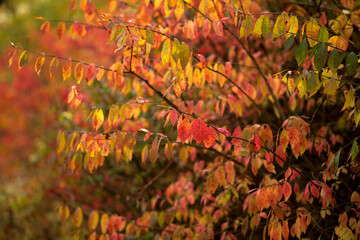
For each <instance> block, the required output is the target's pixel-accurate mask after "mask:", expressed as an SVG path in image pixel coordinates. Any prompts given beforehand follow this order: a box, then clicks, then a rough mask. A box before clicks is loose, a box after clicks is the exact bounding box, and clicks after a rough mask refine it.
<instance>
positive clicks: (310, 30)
mask: <svg viewBox="0 0 360 240" xmlns="http://www.w3.org/2000/svg"><path fill="white" fill-rule="evenodd" d="M319 30H320V26H319V24H318V23H317V21H316V19H314V18H310V20H309V22H307V24H306V37H307V39H308V41H309V45H310V47H313V46H314V45H315V44H317V43H318V42H317V41H316V40H317V39H318V34H319Z"/></svg>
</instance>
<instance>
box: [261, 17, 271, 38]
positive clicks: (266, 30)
mask: <svg viewBox="0 0 360 240" xmlns="http://www.w3.org/2000/svg"><path fill="white" fill-rule="evenodd" d="M261 30H262V35H263V37H264V38H265V39H267V38H269V37H270V35H271V24H270V19H269V17H268V15H265V17H264V21H263V24H262V26H261Z"/></svg>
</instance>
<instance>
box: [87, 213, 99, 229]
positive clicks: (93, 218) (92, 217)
mask: <svg viewBox="0 0 360 240" xmlns="http://www.w3.org/2000/svg"><path fill="white" fill-rule="evenodd" d="M98 223H99V213H98V212H97V211H95V210H93V211H92V212H91V213H90V214H89V218H88V227H89V230H90V231H94V230H95V229H96V227H97V225H98Z"/></svg>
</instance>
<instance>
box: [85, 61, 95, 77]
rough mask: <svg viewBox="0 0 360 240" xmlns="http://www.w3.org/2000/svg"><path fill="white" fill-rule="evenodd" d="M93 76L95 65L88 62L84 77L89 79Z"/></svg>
mask: <svg viewBox="0 0 360 240" xmlns="http://www.w3.org/2000/svg"><path fill="white" fill-rule="evenodd" d="M94 78H95V65H94V64H90V65H89V66H88V67H87V68H86V71H85V79H86V81H91V80H93V79H94Z"/></svg>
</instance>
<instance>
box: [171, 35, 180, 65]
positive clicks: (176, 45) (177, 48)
mask: <svg viewBox="0 0 360 240" xmlns="http://www.w3.org/2000/svg"><path fill="white" fill-rule="evenodd" d="M180 55H181V44H180V42H179V40H178V39H177V38H175V39H174V41H173V46H172V57H173V58H174V60H175V62H177V60H178V59H179V57H180Z"/></svg>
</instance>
